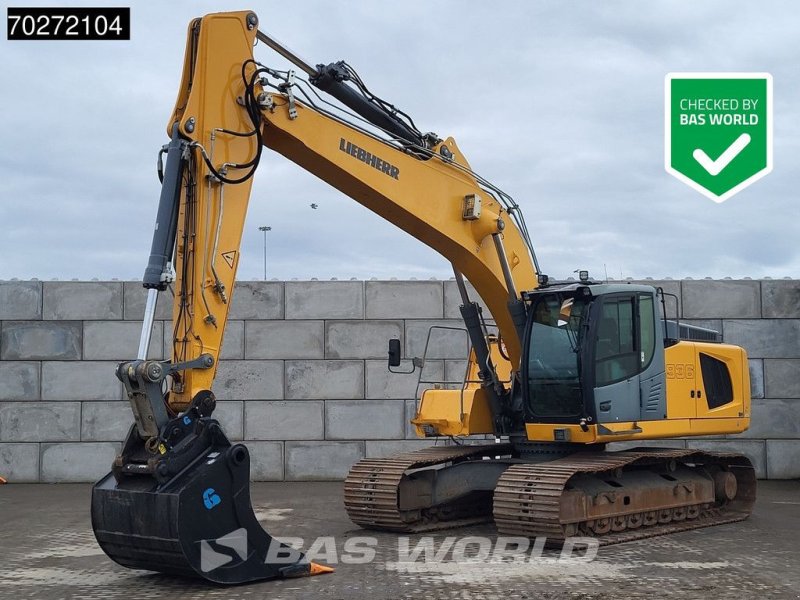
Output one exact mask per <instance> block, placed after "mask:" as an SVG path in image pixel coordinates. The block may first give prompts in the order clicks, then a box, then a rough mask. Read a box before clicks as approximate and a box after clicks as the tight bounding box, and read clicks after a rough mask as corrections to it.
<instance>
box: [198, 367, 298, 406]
mask: <svg viewBox="0 0 800 600" xmlns="http://www.w3.org/2000/svg"><path fill="white" fill-rule="evenodd" d="M213 390H214V393H215V394H216V396H217V399H218V400H280V399H282V398H283V361H280V360H223V361H220V363H219V368H218V369H217V377H216V379H215V380H214V385H213Z"/></svg>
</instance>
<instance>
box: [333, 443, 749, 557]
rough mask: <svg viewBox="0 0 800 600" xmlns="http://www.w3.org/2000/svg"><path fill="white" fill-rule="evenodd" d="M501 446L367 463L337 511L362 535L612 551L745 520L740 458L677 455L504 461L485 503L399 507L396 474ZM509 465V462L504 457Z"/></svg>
mask: <svg viewBox="0 0 800 600" xmlns="http://www.w3.org/2000/svg"><path fill="white" fill-rule="evenodd" d="M512 455H513V448H512V446H511V445H510V444H504V445H497V444H492V445H485V446H455V447H453V446H448V447H437V448H429V449H425V450H420V451H418V452H410V453H407V454H401V455H398V456H395V457H390V458H379V459H366V460H362V461H361V462H359V463H358V464H356V465H355V466H354V467H353V468H352V469H351V471H350V473H349V475H348V476H347V479H346V480H345V508H346V509H347V513H348V515H349V516H350V518H351V520H352V521H353V522H354V523H356V524H358V525H360V526H362V527H364V528H368V529H380V530H386V531H395V532H408V533H416V532H421V531H431V530H437V529H446V528H452V527H459V526H463V525H469V524H474V523H481V522H486V521H488V520H490V519H491V518H492V516H494V520H495V523H496V524H497V529H498V531H499V532H500V533H502V534H508V535H519V536H525V537H538V536H545V537H547V538H548V542H549V543H551V544H558V543H560V542H562V541H563V540H564V539H565V538H567V537H570V536H575V535H580V536H591V537H595V538H597V539H598V541H599V542H600V543H601V544H603V545H605V544H614V543H620V542H626V541H630V540H636V539H641V538H646V537H652V536H656V535H663V534H667V533H674V532H678V531H686V530H689V529H699V528H702V527H710V526H712V525H719V524H722V523H731V522H735V521H741V520H744V519H746V518H747V517H748V516H749V515H750V513H751V512H752V509H753V504H754V502H755V492H756V480H755V472H754V470H753V467H752V465H751V463H750V461H749V460H748V459H747V458H746V457H744V456H742V455H739V454H729V453H720V452H701V451H697V450H686V449H648V448H644V449H636V450H630V451H623V452H581V453H576V454H573V455H571V456H568V457H566V458H560V459H556V460H551V461H546V462H540V463H530V462H525V463H521V462H519V459H510V462H512V463H513V464H511V465H510V466H509V468H508V469H507V470H506V471H505V472H504V473H503V475H502V476H501V477H500V479H499V480H498V483H497V487H496V488H495V491H494V500H493V506H492V499H491V497H490V496H487V495H485V494H484V495H481V494H471V495H470V496H468V497H467V498H465V499H461V500H458V501H456V502H452V503H449V504H444V505H438V506H431V507H428V508H425V509H422V510H419V509H417V510H401V509H400V502H399V500H398V496H399V494H398V490H399V489H400V484H401V481H403V479H404V477H405V476H407V475H409V474H410V473H413V472H415V471H418V470H420V469H431V468H447V466H450V465H454V464H457V463H459V462H462V461H469V460H483V459H484V458H485V457H488V458H492V457H496V456H503V457H510V456H512ZM505 460H507V461H508V460H509V458H505Z"/></svg>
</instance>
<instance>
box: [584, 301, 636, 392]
mask: <svg viewBox="0 0 800 600" xmlns="http://www.w3.org/2000/svg"><path fill="white" fill-rule="evenodd" d="M635 300H636V298H635V297H627V298H619V299H611V298H609V299H606V300H604V302H603V305H602V311H601V318H600V323H599V324H598V329H597V337H596V339H595V385H596V386H597V387H601V386H604V385H609V384H611V383H615V382H617V381H622V380H623V379H627V378H629V377H632V376H634V375H636V373H638V372H639V371H640V368H641V358H640V355H639V351H638V350H637V344H636V330H635V327H634V323H635V306H636V305H635Z"/></svg>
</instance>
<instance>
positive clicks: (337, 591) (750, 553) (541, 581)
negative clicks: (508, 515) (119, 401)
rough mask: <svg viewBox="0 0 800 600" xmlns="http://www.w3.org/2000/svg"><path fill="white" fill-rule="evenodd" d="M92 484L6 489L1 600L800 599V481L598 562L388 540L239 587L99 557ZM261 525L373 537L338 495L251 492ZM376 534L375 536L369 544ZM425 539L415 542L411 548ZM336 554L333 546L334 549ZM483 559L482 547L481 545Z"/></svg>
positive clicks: (335, 488)
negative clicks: (317, 566) (472, 552)
mask: <svg viewBox="0 0 800 600" xmlns="http://www.w3.org/2000/svg"><path fill="white" fill-rule="evenodd" d="M90 489H91V488H90V486H88V485H67V484H59V485H6V486H0V518H2V530H0V598H3V599H5V598H8V599H13V600H22V599H26V598H37V599H38V598H42V599H56V598H58V599H62V598H63V599H66V598H86V599H95V598H97V599H100V598H103V599H112V598H125V599H126V600H132V599H133V598H146V599H148V600H156V599H159V598H192V599H194V598H198V599H199V598H224V599H236V598H274V599H290V598H303V599H304V598H342V599H347V600H358V599H363V598H368V599H369V600H381V599H384V598H386V599H389V598H392V599H394V598H448V599H449V598H458V599H470V598H499V597H502V598H504V599H512V598H545V599H562V598H579V599H582V600H589V599H614V600H617V599H621V598H647V599H648V600H653V599H658V598H671V599H676V598H678V599H680V598H691V599H694V598H701V597H704V598H714V599H715V600H716V599H720V598H800V551H799V546H800V544H798V539H799V538H800V481H791V482H775V481H770V482H761V483H760V487H759V500H758V503H757V505H756V510H755V513H754V514H753V516H752V517H751V518H750V519H749V520H748V521H745V522H743V523H737V524H733V525H724V526H720V527H716V528H711V529H703V530H697V531H691V532H686V533H681V534H676V535H672V536H669V537H663V538H654V539H650V540H644V541H640V542H631V543H628V544H623V545H619V546H611V547H606V548H601V549H600V550H599V553H598V555H597V558H596V559H595V560H594V561H591V562H586V561H583V560H581V559H573V560H567V561H565V560H559V555H558V553H553V552H549V551H548V552H545V554H544V558H529V560H528V561H527V562H525V563H521V564H520V563H508V562H505V563H500V564H498V563H492V562H489V561H482V562H474V561H473V562H466V563H464V562H461V563H454V562H452V561H447V560H446V561H444V562H440V563H435V564H432V565H427V566H426V565H424V564H422V563H415V565H411V566H412V567H414V568H410V567H409V565H408V564H407V563H402V562H400V561H398V558H399V555H398V552H399V547H398V537H397V536H395V535H389V534H379V535H376V536H374V537H375V538H376V542H375V544H376V545H377V556H376V559H375V561H373V562H372V563H371V564H339V565H338V568H337V572H336V573H334V574H332V575H325V576H319V577H312V578H308V579H297V580H288V581H277V582H275V581H273V582H264V583H260V584H254V585H246V586H239V587H235V588H220V587H214V586H209V585H206V584H204V583H200V582H197V581H194V580H183V579H176V578H170V577H165V576H161V575H154V574H149V573H145V572H137V571H129V570H126V569H124V568H122V567H119V566H117V565H116V564H114V563H113V562H111V561H110V560H109V559H108V558H107V557H106V556H105V555H104V554H103V553H102V552H101V551H100V549H99V548H98V547H97V546H96V544H95V542H94V538H93V535H92V531H91V527H90V524H89V516H88V508H89V494H90ZM253 503H254V505H255V506H256V512H257V516H258V518H259V520H260V521H261V522H262V524H263V525H264V526H265V527H266V528H267V529H268V530H269V531H270V532H271V533H272V534H273V535H278V536H295V537H302V538H304V539H305V540H306V544H307V546H308V545H309V544H310V543H311V542H312V541H313V539H314V538H316V537H317V536H334V537H335V543H336V546H335V548H336V552H337V554H339V555H340V556H341V554H342V553H343V551H344V549H345V547H344V544H345V542H346V540H347V539H351V538H352V537H354V536H359V535H365V533H367V532H364V531H363V530H360V529H357V528H355V527H354V526H353V525H352V524H351V523H350V522H349V521H348V519H347V517H346V515H345V513H344V510H343V508H342V501H341V484H337V483H270V484H264V483H262V484H255V485H254V486H253ZM369 535H374V534H369ZM448 535H459V536H466V535H471V536H488V537H489V538H490V539H491V540H492V541H493V540H495V539H496V533H495V531H494V528H493V527H492V526H490V525H484V526H479V527H472V528H469V529H468V530H458V531H456V532H449V533H441V534H437V535H435V536H433V538H434V539H433V543H434V549H441V548H442V547H444V545H445V544H446V543H447V541H446V539H445V538H446V537H447V536H448ZM422 537H423V536H410V538H407V541H408V543H409V544H410V546H411V547H414V546H416V544H418V543H419V542H420V541H421V540H422ZM332 548H333V546H329V549H332ZM475 548H476V549H477V546H475Z"/></svg>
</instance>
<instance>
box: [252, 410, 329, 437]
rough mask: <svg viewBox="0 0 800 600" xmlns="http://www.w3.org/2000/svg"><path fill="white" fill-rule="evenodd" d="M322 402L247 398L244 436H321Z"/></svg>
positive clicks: (322, 431)
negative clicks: (262, 400)
mask: <svg viewBox="0 0 800 600" xmlns="http://www.w3.org/2000/svg"><path fill="white" fill-rule="evenodd" d="M324 405H325V403H324V402H323V401H322V400H316V401H315V400H309V401H291V402H280V401H278V402H247V403H246V404H245V407H244V414H245V439H248V440H322V439H325V423H324V412H325V410H324Z"/></svg>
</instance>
